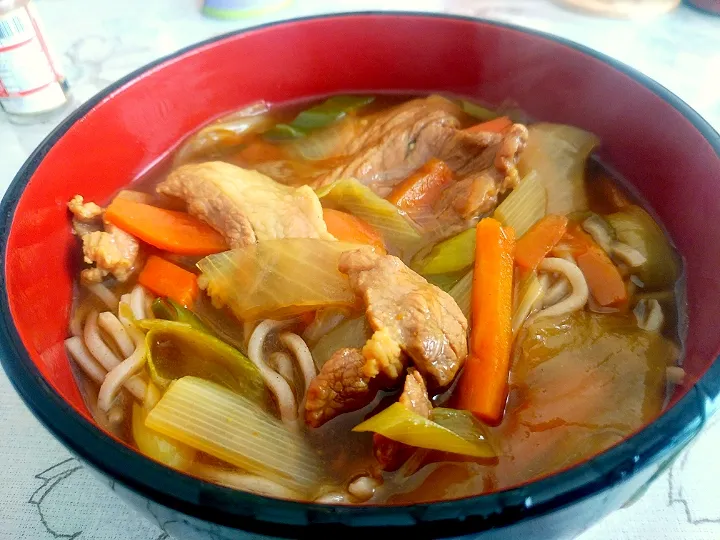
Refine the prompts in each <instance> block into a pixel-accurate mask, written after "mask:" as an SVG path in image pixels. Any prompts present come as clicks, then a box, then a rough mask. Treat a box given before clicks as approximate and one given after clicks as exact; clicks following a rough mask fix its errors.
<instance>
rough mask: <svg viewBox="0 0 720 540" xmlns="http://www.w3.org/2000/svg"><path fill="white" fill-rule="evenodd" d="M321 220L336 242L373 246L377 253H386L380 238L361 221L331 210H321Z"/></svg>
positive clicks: (344, 213) (350, 215)
mask: <svg viewBox="0 0 720 540" xmlns="http://www.w3.org/2000/svg"><path fill="white" fill-rule="evenodd" d="M323 219H324V220H325V225H327V229H328V232H329V233H330V234H332V235H333V236H334V237H335V238H337V239H338V240H340V241H342V242H354V243H357V244H368V245H371V246H374V247H375V248H376V249H377V250H378V251H380V252H382V253H386V251H385V244H384V243H383V239H382V237H381V236H380V235H379V234H378V232H377V231H376V230H375V229H373V228H372V227H371V226H370V225H369V224H368V223H367V222H365V221H363V220H362V219H360V218H358V217H355V216H353V215H352V214H348V213H346V212H341V211H340V210H334V209H332V208H323Z"/></svg>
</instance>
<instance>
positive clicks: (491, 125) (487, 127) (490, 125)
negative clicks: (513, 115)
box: [465, 116, 513, 133]
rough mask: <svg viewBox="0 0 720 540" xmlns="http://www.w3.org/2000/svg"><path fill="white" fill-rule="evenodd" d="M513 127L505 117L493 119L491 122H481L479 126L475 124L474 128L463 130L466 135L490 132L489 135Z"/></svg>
mask: <svg viewBox="0 0 720 540" xmlns="http://www.w3.org/2000/svg"><path fill="white" fill-rule="evenodd" d="M512 125H513V122H512V120H510V118H509V117H507V116H500V117H499V118H493V119H492V120H488V121H487V122H481V123H480V124H475V125H474V126H471V127H469V128H467V129H466V130H465V132H466V133H482V132H486V133H487V132H490V133H502V132H503V131H505V130H506V129H508V128H509V127H510V126H512Z"/></svg>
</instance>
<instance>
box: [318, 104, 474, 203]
mask: <svg viewBox="0 0 720 540" xmlns="http://www.w3.org/2000/svg"><path fill="white" fill-rule="evenodd" d="M461 114H462V111H461V109H460V108H459V107H458V106H457V105H456V104H454V103H453V102H451V101H450V100H448V99H445V98H443V97H440V96H429V97H427V98H421V99H414V100H412V101H408V102H406V103H403V104H402V105H399V106H397V107H393V108H392V109H390V110H389V111H384V112H382V113H379V114H376V115H373V116H370V117H367V118H364V119H362V121H363V122H366V127H364V129H363V131H362V134H361V135H360V136H359V137H357V138H355V139H354V140H353V141H352V143H351V144H350V145H349V146H348V147H347V148H346V149H345V154H346V155H347V156H349V158H348V160H347V161H346V162H345V163H343V164H341V165H340V166H338V167H336V168H335V169H333V170H331V171H329V172H328V173H327V174H325V175H323V176H321V177H320V178H318V179H317V180H316V181H315V183H316V186H322V185H326V184H329V183H331V182H333V181H335V180H337V179H339V178H344V177H352V178H356V179H357V180H359V181H360V182H362V183H364V184H368V185H371V186H372V187H373V188H374V189H375V188H380V187H382V188H385V189H389V187H392V185H394V184H396V183H397V182H398V181H400V180H402V179H404V178H406V177H407V176H408V175H409V174H410V173H411V172H412V171H414V170H416V169H418V168H419V167H421V166H422V165H423V164H425V163H426V162H427V161H428V159H429V158H431V157H433V156H432V155H431V154H432V150H433V149H434V148H436V147H437V146H438V145H437V143H436V140H437V138H438V136H439V135H440V134H441V133H444V128H453V127H457V126H459V124H460V121H459V119H458V116H459V115H461ZM376 190H377V189H376Z"/></svg>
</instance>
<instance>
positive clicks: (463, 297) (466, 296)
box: [448, 270, 473, 321]
mask: <svg viewBox="0 0 720 540" xmlns="http://www.w3.org/2000/svg"><path fill="white" fill-rule="evenodd" d="M472 282H473V271H472V270H470V271H469V272H468V273H467V274H465V275H464V276H463V277H462V278H460V281H458V282H457V283H456V284H455V285H453V286H452V288H451V289H450V290H449V291H448V294H449V295H450V296H452V297H453V300H455V303H457V305H458V307H459V308H460V309H461V310H462V312H463V314H464V315H465V317H466V318H467V319H468V321H469V320H470V313H471V299H472Z"/></svg>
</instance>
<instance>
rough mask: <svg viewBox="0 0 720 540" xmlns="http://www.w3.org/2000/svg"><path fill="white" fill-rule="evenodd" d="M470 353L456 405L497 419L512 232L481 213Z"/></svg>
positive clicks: (507, 331)
mask: <svg viewBox="0 0 720 540" xmlns="http://www.w3.org/2000/svg"><path fill="white" fill-rule="evenodd" d="M476 235H477V236H476V238H477V242H476V253H475V272H474V275H473V288H472V329H471V332H470V355H469V356H468V359H467V361H466V362H465V370H464V371H463V374H462V377H461V379H460V382H459V385H458V389H457V391H456V394H457V396H458V400H457V404H458V408H459V409H464V410H468V411H470V412H472V413H473V414H474V415H475V416H477V417H478V418H479V419H480V420H482V421H483V422H486V423H488V424H491V425H497V424H499V423H500V421H501V420H502V416H503V411H504V409H505V399H506V397H507V387H508V375H509V373H510V344H511V340H512V329H511V321H512V294H513V257H514V251H515V231H514V230H513V228H512V227H505V228H503V227H502V225H501V224H500V222H499V221H497V220H495V219H493V218H485V219H483V220H482V221H480V223H478V226H477V232H476Z"/></svg>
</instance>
